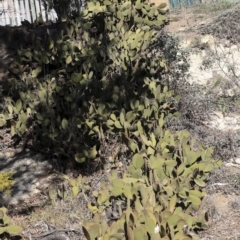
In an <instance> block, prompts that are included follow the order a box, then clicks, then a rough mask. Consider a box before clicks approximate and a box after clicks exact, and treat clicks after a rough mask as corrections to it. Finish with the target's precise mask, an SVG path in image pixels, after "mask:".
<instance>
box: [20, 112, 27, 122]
mask: <svg viewBox="0 0 240 240" xmlns="http://www.w3.org/2000/svg"><path fill="white" fill-rule="evenodd" d="M19 119H20V121H21V122H22V123H26V122H27V115H26V114H25V113H24V112H22V113H21V114H20V116H19Z"/></svg>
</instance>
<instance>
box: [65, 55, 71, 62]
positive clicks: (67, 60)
mask: <svg viewBox="0 0 240 240" xmlns="http://www.w3.org/2000/svg"><path fill="white" fill-rule="evenodd" d="M71 62H72V56H70V55H69V56H68V57H67V58H66V64H69V63H71Z"/></svg>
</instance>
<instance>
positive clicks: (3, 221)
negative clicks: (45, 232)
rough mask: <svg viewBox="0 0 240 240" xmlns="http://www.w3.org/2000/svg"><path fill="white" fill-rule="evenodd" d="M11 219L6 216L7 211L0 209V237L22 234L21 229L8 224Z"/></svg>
mask: <svg viewBox="0 0 240 240" xmlns="http://www.w3.org/2000/svg"><path fill="white" fill-rule="evenodd" d="M10 222H11V219H10V217H9V216H8V215H7V209H6V208H5V207H2V208H0V237H1V236H4V235H3V234H9V235H17V234H20V233H21V232H22V228H21V227H20V226H17V225H11V224H10Z"/></svg>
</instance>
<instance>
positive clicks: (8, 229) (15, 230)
mask: <svg viewBox="0 0 240 240" xmlns="http://www.w3.org/2000/svg"><path fill="white" fill-rule="evenodd" d="M22 231H23V229H22V228H21V227H20V226H17V225H10V226H7V227H6V232H8V233H9V234H11V235H16V234H20V233H21V232H22Z"/></svg>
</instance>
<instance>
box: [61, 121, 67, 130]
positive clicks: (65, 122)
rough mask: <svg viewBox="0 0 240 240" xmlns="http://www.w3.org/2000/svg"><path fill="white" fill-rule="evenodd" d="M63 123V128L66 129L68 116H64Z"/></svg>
mask: <svg viewBox="0 0 240 240" xmlns="http://www.w3.org/2000/svg"><path fill="white" fill-rule="evenodd" d="M61 125H62V128H63V129H64V130H66V129H67V127H68V120H67V119H66V118H63V119H62V123H61Z"/></svg>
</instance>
